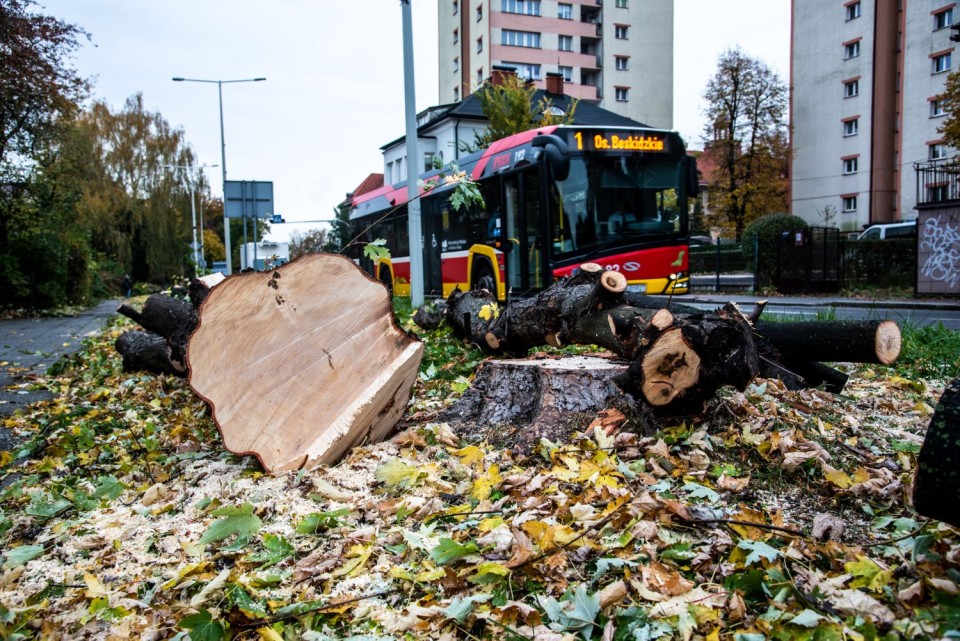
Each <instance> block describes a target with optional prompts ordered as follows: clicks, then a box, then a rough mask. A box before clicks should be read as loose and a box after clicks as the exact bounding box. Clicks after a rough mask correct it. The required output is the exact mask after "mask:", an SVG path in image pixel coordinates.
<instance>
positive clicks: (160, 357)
mask: <svg viewBox="0 0 960 641" xmlns="http://www.w3.org/2000/svg"><path fill="white" fill-rule="evenodd" d="M114 347H115V348H116V350H117V351H118V352H120V355H121V356H122V357H123V371H125V372H139V371H148V372H154V373H155V374H175V375H177V376H184V375H186V372H187V370H186V368H183V369H177V366H176V363H175V362H174V361H173V359H171V357H170V345H169V344H167V339H165V338H164V337H162V336H160V335H159V334H154V333H152V332H142V331H139V330H132V331H129V332H126V333H124V334H121V335H120V336H119V337H118V338H117V340H116V341H115V342H114Z"/></svg>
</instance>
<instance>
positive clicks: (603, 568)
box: [590, 557, 637, 582]
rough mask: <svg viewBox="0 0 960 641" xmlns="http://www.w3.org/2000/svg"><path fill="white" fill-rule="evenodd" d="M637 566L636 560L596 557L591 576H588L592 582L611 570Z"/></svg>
mask: <svg viewBox="0 0 960 641" xmlns="http://www.w3.org/2000/svg"><path fill="white" fill-rule="evenodd" d="M636 566H637V563H636V561H628V560H626V559H618V558H615V557H614V558H606V559H597V564H596V567H595V568H594V571H593V576H591V577H590V580H591V581H592V582H596V581H597V579H599V578H601V577H603V576H604V575H606V574H607V573H608V572H610V571H611V570H621V569H623V568H634V567H636Z"/></svg>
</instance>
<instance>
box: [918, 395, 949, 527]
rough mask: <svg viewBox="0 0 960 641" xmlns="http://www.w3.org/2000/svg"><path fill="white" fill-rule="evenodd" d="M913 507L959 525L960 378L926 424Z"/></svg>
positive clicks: (926, 514)
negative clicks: (927, 424)
mask: <svg viewBox="0 0 960 641" xmlns="http://www.w3.org/2000/svg"><path fill="white" fill-rule="evenodd" d="M913 507H914V509H916V510H917V512H918V513H920V514H922V515H924V516H928V517H930V518H933V519H937V520H938V521H943V522H944V523H949V524H950V525H953V526H956V527H960V379H957V380H955V381H953V382H952V383H950V385H948V386H947V388H946V389H945V390H944V392H943V396H941V397H940V402H939V403H938V404H937V409H936V411H935V412H934V414H933V418H932V419H931V420H930V426H929V427H928V428H927V435H926V437H925V438H924V440H923V446H922V447H921V448H920V456H919V458H918V459H917V476H916V478H915V479H914V483H913Z"/></svg>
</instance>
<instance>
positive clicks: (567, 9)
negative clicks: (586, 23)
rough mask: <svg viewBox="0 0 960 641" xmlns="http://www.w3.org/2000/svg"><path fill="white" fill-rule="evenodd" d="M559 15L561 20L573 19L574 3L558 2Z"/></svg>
mask: <svg viewBox="0 0 960 641" xmlns="http://www.w3.org/2000/svg"><path fill="white" fill-rule="evenodd" d="M557 17H558V18H560V19H561V20H573V5H572V4H566V3H564V2H561V3H560V4H558V5H557Z"/></svg>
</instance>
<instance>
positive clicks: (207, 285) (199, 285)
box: [187, 272, 226, 307]
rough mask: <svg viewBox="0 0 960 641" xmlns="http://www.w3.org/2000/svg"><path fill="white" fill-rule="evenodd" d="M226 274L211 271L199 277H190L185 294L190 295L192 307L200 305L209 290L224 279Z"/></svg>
mask: <svg viewBox="0 0 960 641" xmlns="http://www.w3.org/2000/svg"><path fill="white" fill-rule="evenodd" d="M225 278H226V276H224V275H223V274H221V273H220V272H213V273H212V274H207V275H206V276H201V277H200V278H191V279H190V284H189V285H188V286H187V294H188V295H189V296H190V302H191V303H193V306H194V307H200V305H202V304H203V301H204V300H206V298H207V294H209V293H210V290H211V289H213V288H214V287H216V286H217V285H219V284H220V283H222V282H223V281H224V279H225Z"/></svg>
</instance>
